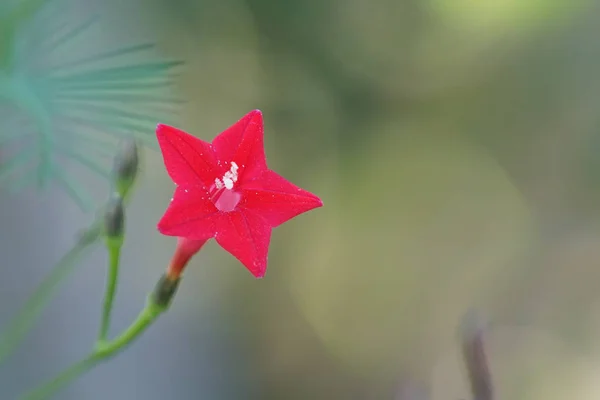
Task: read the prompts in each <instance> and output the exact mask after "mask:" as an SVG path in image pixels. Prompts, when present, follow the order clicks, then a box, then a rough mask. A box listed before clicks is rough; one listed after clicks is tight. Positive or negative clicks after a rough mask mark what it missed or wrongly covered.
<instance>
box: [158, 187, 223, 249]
mask: <svg viewBox="0 0 600 400" xmlns="http://www.w3.org/2000/svg"><path fill="white" fill-rule="evenodd" d="M219 214H220V213H219V211H218V210H217V209H216V207H215V206H214V204H213V203H212V202H211V201H210V196H209V195H208V192H207V191H206V189H204V188H203V187H199V186H196V187H189V188H188V187H184V186H178V187H177V188H176V189H175V194H174V195H173V199H172V200H171V204H170V205H169V207H168V208H167V211H165V214H164V215H163V217H162V218H161V220H160V221H159V222H158V226H157V227H158V230H159V232H160V233H162V234H163V235H168V236H179V237H184V238H187V239H192V240H203V239H209V238H211V237H214V236H215V233H216V220H217V219H218V216H219Z"/></svg>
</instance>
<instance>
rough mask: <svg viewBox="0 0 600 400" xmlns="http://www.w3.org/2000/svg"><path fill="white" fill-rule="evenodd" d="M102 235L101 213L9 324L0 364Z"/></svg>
mask: <svg viewBox="0 0 600 400" xmlns="http://www.w3.org/2000/svg"><path fill="white" fill-rule="evenodd" d="M130 195H131V191H129V192H128V193H127V194H126V195H125V196H124V202H126V203H127V202H128V200H129V198H130ZM102 233H103V220H102V213H99V216H98V217H97V218H96V219H95V220H94V221H93V222H92V224H91V225H90V226H89V227H88V228H87V229H86V230H85V231H84V232H83V233H82V234H81V235H80V236H79V239H78V240H77V242H76V243H75V245H73V247H72V248H71V249H70V250H69V251H68V252H67V253H66V254H65V255H64V256H63V257H62V258H61V259H60V260H59V261H58V263H57V264H56V265H55V266H54V268H52V271H51V272H50V274H49V275H48V276H46V278H45V279H44V280H43V281H42V283H41V284H40V285H39V286H38V287H37V289H36V290H35V292H34V293H33V295H31V297H30V298H29V299H28V300H27V302H26V303H25V305H24V306H23V308H22V309H21V310H20V311H19V313H18V314H17V315H16V316H15V317H14V318H13V319H12V321H10V322H9V323H8V326H7V328H6V330H5V331H4V332H2V334H0V364H2V363H3V362H4V361H5V360H6V358H7V357H8V356H9V355H10V354H11V353H12V352H13V351H14V350H15V348H16V347H17V345H18V344H19V343H20V342H21V340H22V339H23V337H24V335H25V334H26V333H27V332H28V331H29V329H31V327H32V326H33V323H34V322H35V320H36V319H37V318H38V317H39V315H40V314H41V312H42V311H43V310H44V307H45V306H46V304H47V303H48V301H49V300H50V299H51V298H52V296H53V295H54V294H55V293H56V289H57V288H58V286H59V285H60V283H61V282H62V281H63V280H64V279H65V278H66V277H67V276H69V275H70V274H71V273H73V271H74V270H75V268H76V266H77V261H78V260H79V259H80V258H81V257H82V256H83V255H84V254H85V252H86V251H88V250H91V248H92V245H94V244H95V243H96V242H97V241H98V240H99V239H100V237H101V234H102Z"/></svg>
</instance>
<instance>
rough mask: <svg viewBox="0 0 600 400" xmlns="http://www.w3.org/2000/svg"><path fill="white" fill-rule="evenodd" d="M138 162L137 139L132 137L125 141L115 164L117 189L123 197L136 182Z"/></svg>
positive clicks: (114, 175)
mask: <svg viewBox="0 0 600 400" xmlns="http://www.w3.org/2000/svg"><path fill="white" fill-rule="evenodd" d="M138 164H139V156H138V145H137V143H136V141H135V140H133V139H130V140H127V141H125V142H123V144H122V145H121V148H120V150H119V152H118V153H117V155H116V157H115V160H114V165H113V179H114V184H115V190H116V191H117V193H119V195H121V196H122V197H125V195H126V194H127V193H128V192H129V189H131V186H132V185H133V183H134V182H135V178H136V175H137V170H138Z"/></svg>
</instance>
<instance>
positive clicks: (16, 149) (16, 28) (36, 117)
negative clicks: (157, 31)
mask: <svg viewBox="0 0 600 400" xmlns="http://www.w3.org/2000/svg"><path fill="white" fill-rule="evenodd" d="M3 3H4V4H3V5H2V6H1V7H0V154H1V157H0V185H2V186H3V187H4V186H7V187H10V188H11V189H13V190H19V189H21V188H23V187H26V186H28V185H32V184H37V185H38V186H39V187H45V185H47V184H48V183H49V182H56V183H58V184H60V185H61V186H62V187H63V188H64V189H65V190H66V191H67V192H68V193H69V194H70V195H71V197H72V198H73V199H74V200H75V201H76V202H77V203H78V204H79V205H80V206H81V208H83V209H84V210H87V209H88V208H90V207H91V206H92V204H91V202H90V201H89V200H87V197H88V196H87V194H86V193H87V191H86V190H85V189H84V187H83V185H82V184H81V182H79V181H78V180H77V179H76V178H74V177H73V176H70V175H69V173H68V169H67V168H66V165H67V164H68V163H69V162H71V163H72V162H75V163H77V164H78V165H80V166H82V167H84V168H86V169H88V170H90V171H92V172H94V173H95V174H97V175H98V176H103V177H108V175H109V172H110V163H109V162H108V159H109V158H111V157H112V156H113V155H114V153H115V151H116V146H117V144H118V142H119V141H120V139H124V138H127V137H134V138H136V139H137V140H138V141H139V142H140V143H143V144H149V145H154V141H153V132H154V129H155V127H156V124H157V123H158V122H169V121H171V118H172V117H173V116H174V115H175V109H174V108H175V106H176V105H177V104H178V103H179V101H178V99H176V98H174V97H173V95H172V93H173V88H172V86H173V84H174V77H175V74H176V72H177V70H178V68H177V67H178V66H180V65H181V64H182V63H181V62H179V61H162V60H160V61H156V59H153V58H152V56H153V55H154V54H155V52H154V51H153V50H154V46H153V45H152V44H138V45H132V46H125V47H115V48H112V49H107V48H105V46H103V45H95V44H94V41H95V40H97V36H96V35H95V34H94V27H95V26H97V23H98V19H97V18H90V19H88V20H85V21H80V22H75V23H72V22H71V21H72V20H73V18H69V16H68V15H65V10H68V7H70V6H72V5H73V2H72V1H69V0H5V2H3ZM67 14H68V13H67ZM171 123H172V122H171Z"/></svg>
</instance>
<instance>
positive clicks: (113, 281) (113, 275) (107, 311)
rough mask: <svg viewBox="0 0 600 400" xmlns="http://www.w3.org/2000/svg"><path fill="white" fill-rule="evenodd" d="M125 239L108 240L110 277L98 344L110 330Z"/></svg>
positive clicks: (107, 283)
mask: <svg viewBox="0 0 600 400" xmlns="http://www.w3.org/2000/svg"><path fill="white" fill-rule="evenodd" d="M122 246H123V238H122V237H119V238H107V239H106V248H107V249H108V276H107V282H106V291H105V294H104V307H103V309H102V321H101V322H100V332H99V333H98V342H99V343H100V342H104V341H105V340H106V336H107V335H108V330H109V329H110V318H111V314H112V308H113V302H114V298H115V292H116V289H117V280H118V278H119V260H120V258H121V247H122Z"/></svg>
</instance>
